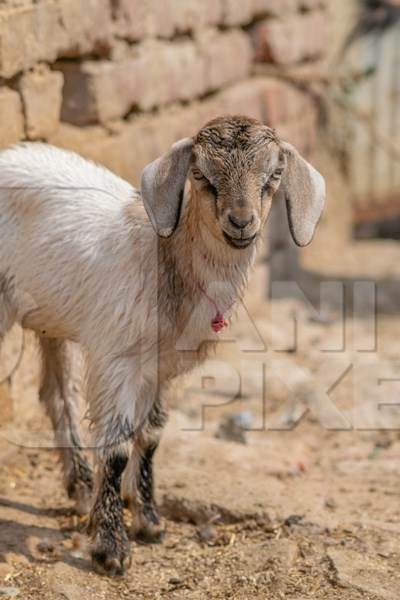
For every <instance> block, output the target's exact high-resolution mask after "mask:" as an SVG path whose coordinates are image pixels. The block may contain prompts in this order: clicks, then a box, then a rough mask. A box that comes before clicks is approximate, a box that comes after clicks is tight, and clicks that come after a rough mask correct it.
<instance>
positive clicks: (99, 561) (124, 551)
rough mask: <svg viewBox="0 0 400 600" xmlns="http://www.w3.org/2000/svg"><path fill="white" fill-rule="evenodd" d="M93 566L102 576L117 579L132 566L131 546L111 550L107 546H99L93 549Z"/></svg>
mask: <svg viewBox="0 0 400 600" xmlns="http://www.w3.org/2000/svg"><path fill="white" fill-rule="evenodd" d="M91 555H92V564H93V568H94V570H95V571H96V572H97V573H99V574H100V575H107V576H108V577H116V576H118V575H123V574H124V573H125V571H126V570H127V569H129V567H130V565H131V556H130V552H129V544H127V545H125V544H123V545H122V547H117V546H116V547H115V548H114V549H113V550H111V549H110V547H109V545H107V544H101V543H99V544H97V545H96V546H94V548H92V553H91Z"/></svg>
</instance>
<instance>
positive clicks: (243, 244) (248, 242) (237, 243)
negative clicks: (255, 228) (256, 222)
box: [222, 231, 258, 250]
mask: <svg viewBox="0 0 400 600" xmlns="http://www.w3.org/2000/svg"><path fill="white" fill-rule="evenodd" d="M222 234H223V236H224V239H225V241H226V242H227V243H228V245H229V246H230V247H231V248H235V250H244V249H246V248H249V247H250V246H252V245H253V244H254V243H255V241H256V239H257V236H258V234H257V233H255V234H254V235H252V236H250V237H247V238H235V237H232V236H230V235H229V233H226V231H223V232H222Z"/></svg>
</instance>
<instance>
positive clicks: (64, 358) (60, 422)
mask: <svg viewBox="0 0 400 600" xmlns="http://www.w3.org/2000/svg"><path fill="white" fill-rule="evenodd" d="M40 345H41V349H42V382H41V387H40V400H41V401H42V402H43V404H44V405H45V407H46V412H47V414H48V415H49V417H50V420H51V422H52V425H53V429H54V434H55V439H56V444H57V447H58V450H59V452H60V455H61V460H62V464H63V470H64V484H65V487H66V490H67V493H68V495H69V497H70V498H73V499H74V500H75V503H76V511H77V512H78V513H79V514H86V513H87V512H89V509H90V503H91V496H92V492H93V476H92V470H91V468H90V466H89V463H88V462H87V460H86V457H85V455H84V451H83V447H82V446H83V444H82V440H81V434H80V428H79V396H78V386H77V382H76V377H74V371H75V369H74V364H73V362H74V360H73V358H74V357H73V349H72V347H71V345H70V344H69V343H68V342H64V341H59V340H55V339H45V338H41V339H40Z"/></svg>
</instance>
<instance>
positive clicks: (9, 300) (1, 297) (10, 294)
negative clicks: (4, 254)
mask: <svg viewBox="0 0 400 600" xmlns="http://www.w3.org/2000/svg"><path fill="white" fill-rule="evenodd" d="M17 312H18V311H17V304H16V300H15V295H14V283H13V281H12V279H11V278H9V277H7V276H6V275H2V274H1V273H0V346H1V343H2V341H3V339H4V336H5V335H6V334H7V333H8V331H9V330H10V329H11V327H12V326H13V325H14V323H15V321H16V319H17Z"/></svg>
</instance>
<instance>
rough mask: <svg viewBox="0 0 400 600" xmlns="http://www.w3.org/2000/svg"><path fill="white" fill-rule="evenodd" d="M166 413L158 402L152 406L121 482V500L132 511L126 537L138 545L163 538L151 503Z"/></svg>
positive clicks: (158, 519) (153, 505)
mask: <svg viewBox="0 0 400 600" xmlns="http://www.w3.org/2000/svg"><path fill="white" fill-rule="evenodd" d="M166 421H167V413H166V412H165V410H164V409H163V407H162V405H161V402H160V401H159V400H156V402H155V403H154V405H153V407H152V409H151V411H150V414H149V418H148V421H147V423H146V427H145V428H144V430H143V431H142V433H141V434H140V435H139V436H137V437H136V439H135V440H134V442H133V448H132V454H131V458H130V461H129V464H128V467H127V469H126V472H125V476H124V479H123V492H122V495H123V498H124V500H125V502H126V504H127V506H128V508H129V509H130V510H131V512H132V517H133V524H132V529H131V531H130V535H131V537H132V538H133V539H135V540H136V541H138V542H142V543H147V544H156V543H160V542H162V540H163V539H164V535H165V528H164V523H163V522H162V520H161V518H160V516H159V514H158V511H157V507H156V503H155V500H154V474H153V458H154V455H155V452H156V450H157V448H158V444H159V441H160V437H161V433H162V429H163V427H164V425H165V423H166Z"/></svg>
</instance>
